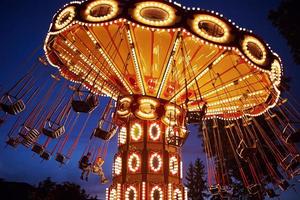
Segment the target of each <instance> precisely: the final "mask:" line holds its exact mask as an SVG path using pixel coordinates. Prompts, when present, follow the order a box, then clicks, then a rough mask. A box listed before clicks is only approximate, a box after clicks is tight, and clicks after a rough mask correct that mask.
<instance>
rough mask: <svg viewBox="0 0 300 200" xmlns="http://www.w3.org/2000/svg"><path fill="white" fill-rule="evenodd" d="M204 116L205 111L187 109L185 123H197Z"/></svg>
mask: <svg viewBox="0 0 300 200" xmlns="http://www.w3.org/2000/svg"><path fill="white" fill-rule="evenodd" d="M204 116H205V111H202V110H201V111H188V112H187V123H188V124H199V123H201V121H202V119H203V118H204Z"/></svg>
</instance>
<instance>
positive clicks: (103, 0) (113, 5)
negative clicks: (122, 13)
mask: <svg viewBox="0 0 300 200" xmlns="http://www.w3.org/2000/svg"><path fill="white" fill-rule="evenodd" d="M101 5H104V6H107V5H109V6H110V9H109V10H110V13H108V14H106V15H104V16H99V17H95V16H92V15H91V13H92V9H93V8H95V7H97V6H101ZM117 13H118V3H117V2H115V1H111V0H98V1H94V2H91V3H90V4H88V6H87V9H86V10H85V17H86V20H88V21H91V22H102V21H106V20H109V19H111V18H113V17H115V16H116V15H117Z"/></svg>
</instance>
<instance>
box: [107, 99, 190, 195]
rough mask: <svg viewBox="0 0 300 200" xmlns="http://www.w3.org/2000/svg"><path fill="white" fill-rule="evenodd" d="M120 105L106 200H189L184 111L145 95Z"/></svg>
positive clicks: (123, 100) (120, 100) (120, 101)
mask: <svg viewBox="0 0 300 200" xmlns="http://www.w3.org/2000/svg"><path fill="white" fill-rule="evenodd" d="M118 102H119V103H118V106H117V109H118V110H117V117H116V119H117V122H118V123H119V124H120V133H119V136H118V152H117V153H116V155H115V158H114V164H113V183H112V185H111V187H110V188H109V189H107V191H106V199H108V200H129V199H130V200H136V199H141V200H148V199H149V200H166V199H178V200H183V199H187V198H186V196H187V191H186V190H185V188H184V187H183V185H182V175H183V174H182V160H181V146H182V145H183V144H184V142H185V139H186V137H187V135H188V133H187V131H186V128H185V124H184V122H185V117H184V116H185V113H184V112H183V110H182V109H181V108H180V107H178V106H176V105H175V104H170V103H168V102H166V101H162V100H157V99H155V98H151V97H145V96H134V97H123V98H120V99H119V101H118Z"/></svg>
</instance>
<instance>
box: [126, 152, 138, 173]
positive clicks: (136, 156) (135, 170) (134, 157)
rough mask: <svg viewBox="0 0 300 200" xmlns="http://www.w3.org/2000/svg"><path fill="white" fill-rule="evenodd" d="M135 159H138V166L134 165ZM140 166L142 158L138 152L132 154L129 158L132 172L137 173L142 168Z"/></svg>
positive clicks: (129, 166)
mask: <svg viewBox="0 0 300 200" xmlns="http://www.w3.org/2000/svg"><path fill="white" fill-rule="evenodd" d="M133 159H136V166H135V167H134V166H132V162H133ZM140 166H141V159H140V157H139V156H138V154H136V153H133V154H131V155H130V156H129V159H128V169H129V170H130V171H131V172H133V173H135V172H137V171H138V170H139V169H140Z"/></svg>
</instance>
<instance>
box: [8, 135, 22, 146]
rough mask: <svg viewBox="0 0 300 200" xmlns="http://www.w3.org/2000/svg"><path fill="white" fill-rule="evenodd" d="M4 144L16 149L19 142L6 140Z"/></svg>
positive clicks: (13, 139)
mask: <svg viewBox="0 0 300 200" xmlns="http://www.w3.org/2000/svg"><path fill="white" fill-rule="evenodd" d="M6 144H7V145H8V146H11V147H13V148H17V146H18V145H19V144H20V142H19V140H17V139H15V138H12V137H10V138H8V140H7V141H6Z"/></svg>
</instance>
